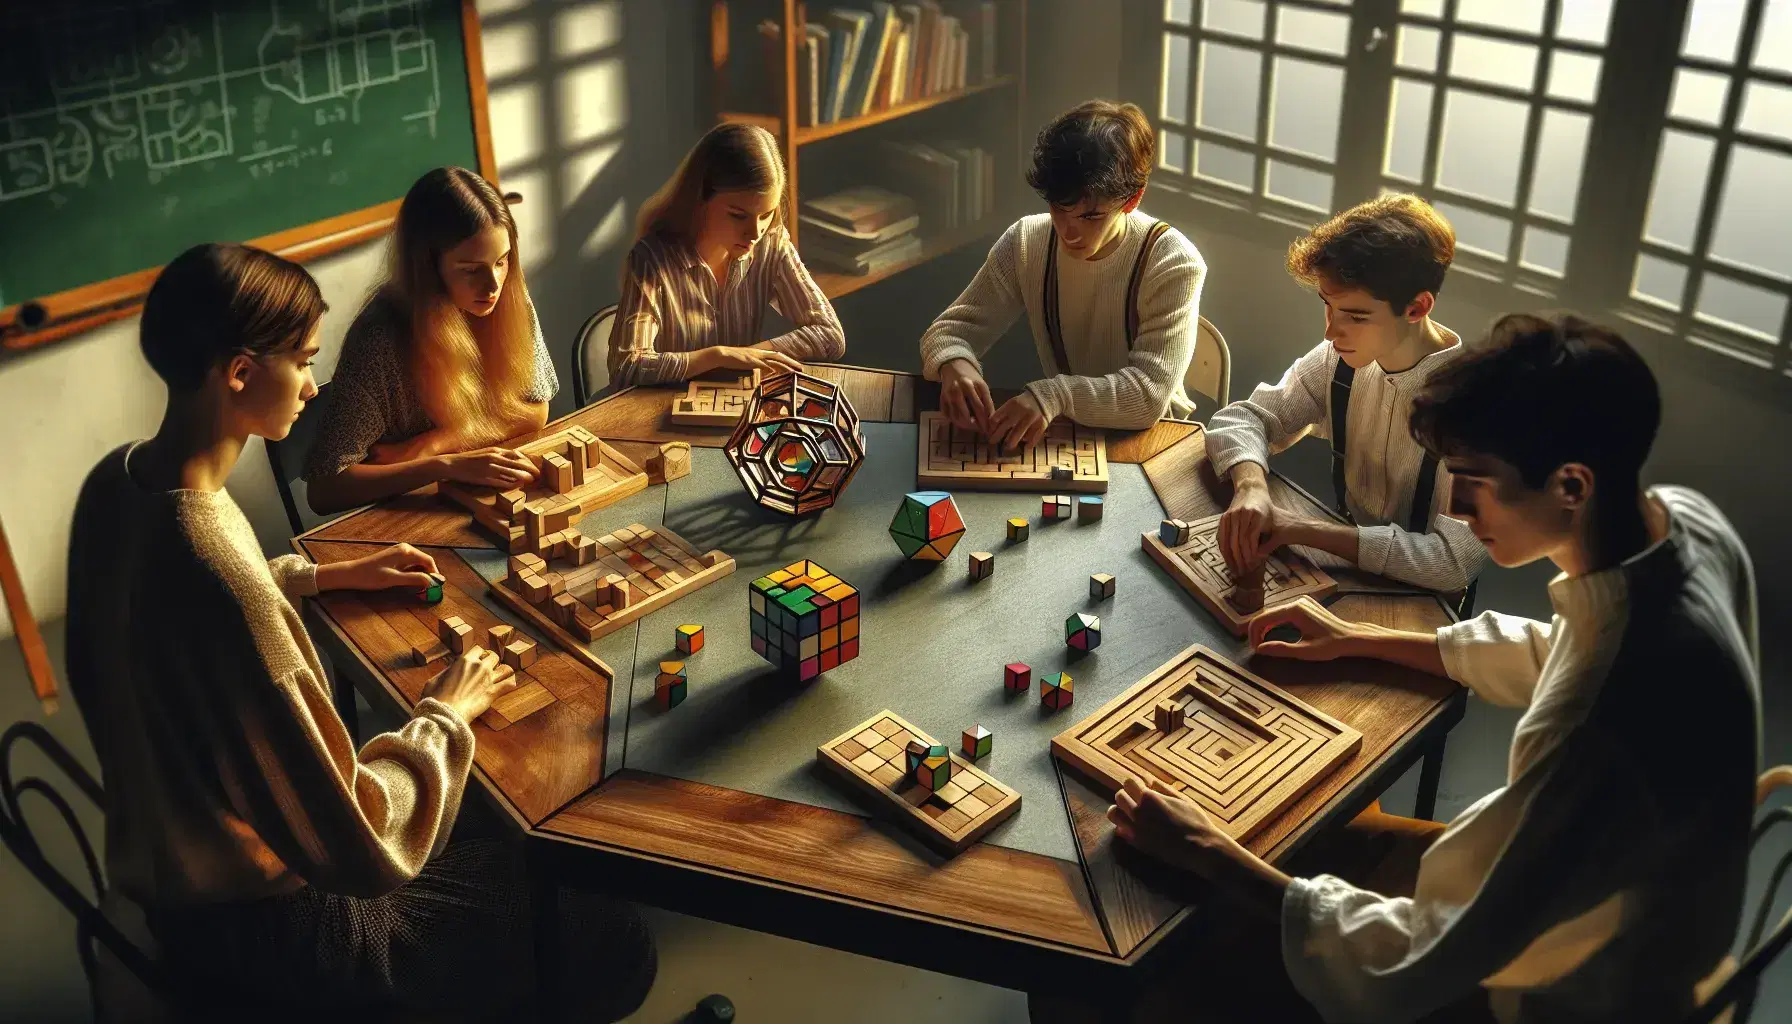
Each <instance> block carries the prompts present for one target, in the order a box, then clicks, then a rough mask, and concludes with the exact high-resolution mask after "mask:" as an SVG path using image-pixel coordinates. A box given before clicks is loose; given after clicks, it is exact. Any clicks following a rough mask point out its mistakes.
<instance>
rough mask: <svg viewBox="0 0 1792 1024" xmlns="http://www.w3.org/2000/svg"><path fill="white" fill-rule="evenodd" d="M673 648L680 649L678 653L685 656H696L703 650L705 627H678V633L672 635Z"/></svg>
mask: <svg viewBox="0 0 1792 1024" xmlns="http://www.w3.org/2000/svg"><path fill="white" fill-rule="evenodd" d="M672 646H674V647H676V648H678V653H680V654H684V655H691V654H696V653H697V652H698V651H701V650H702V649H703V627H702V626H698V625H685V626H680V627H678V630H677V632H675V633H673V634H672Z"/></svg>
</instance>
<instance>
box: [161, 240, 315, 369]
mask: <svg viewBox="0 0 1792 1024" xmlns="http://www.w3.org/2000/svg"><path fill="white" fill-rule="evenodd" d="M328 308H329V306H327V305H326V304H325V303H324V297H323V293H322V292H321V291H320V290H319V289H318V287H317V282H316V281H313V280H312V279H311V275H310V274H308V273H306V272H305V268H304V267H301V266H299V265H298V264H297V263H294V262H292V261H291V260H288V259H283V258H282V257H279V256H276V255H274V254H273V253H271V252H268V251H266V250H264V249H256V248H252V247H250V246H247V245H234V244H228V243H219V242H205V243H201V244H199V245H195V246H193V247H192V248H191V249H188V250H187V251H186V252H183V253H181V254H180V255H179V256H176V257H175V258H174V260H173V262H171V263H169V264H168V265H167V266H166V267H163V268H162V272H161V273H160V274H159V275H157V277H156V283H155V284H154V285H152V286H151V287H150V289H149V297H148V298H147V299H145V300H144V302H143V322H142V325H141V326H140V328H139V340H140V343H141V344H142V346H143V357H144V358H145V359H147V360H149V365H150V367H151V368H152V369H154V370H155V371H156V374H157V375H158V376H160V377H161V378H162V380H163V381H164V382H166V383H167V385H168V387H169V388H170V389H172V390H175V391H192V390H195V389H197V388H198V387H199V386H200V385H201V384H203V383H204V382H205V375H206V374H207V373H209V372H211V369H212V367H214V366H216V365H218V364H219V363H221V362H223V361H225V360H227V359H229V358H230V357H231V356H233V355H237V354H238V353H246V354H249V355H266V354H268V353H270V352H280V351H287V350H290V349H296V348H298V347H299V346H300V345H303V344H304V343H305V339H306V338H308V337H310V336H311V331H312V328H314V327H316V326H317V322H318V321H319V320H320V319H322V318H323V315H324V311H325V310H326V309H328Z"/></svg>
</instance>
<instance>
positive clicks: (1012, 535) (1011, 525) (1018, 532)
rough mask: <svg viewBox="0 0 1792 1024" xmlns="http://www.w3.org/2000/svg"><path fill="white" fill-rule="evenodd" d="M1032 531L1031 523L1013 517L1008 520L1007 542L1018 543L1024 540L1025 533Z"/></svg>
mask: <svg viewBox="0 0 1792 1024" xmlns="http://www.w3.org/2000/svg"><path fill="white" fill-rule="evenodd" d="M1032 532H1033V524H1032V523H1029V522H1027V521H1026V520H1025V519H1019V518H1015V519H1010V520H1008V543H1010V544H1019V543H1020V542H1021V541H1023V540H1026V539H1027V535H1028V534H1030V533H1032Z"/></svg>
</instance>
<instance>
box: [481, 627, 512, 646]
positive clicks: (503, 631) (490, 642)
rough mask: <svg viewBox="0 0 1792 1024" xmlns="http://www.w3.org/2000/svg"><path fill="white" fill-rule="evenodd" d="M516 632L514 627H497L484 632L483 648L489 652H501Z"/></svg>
mask: <svg viewBox="0 0 1792 1024" xmlns="http://www.w3.org/2000/svg"><path fill="white" fill-rule="evenodd" d="M515 632H516V628H515V627H514V626H505V625H497V626H493V627H492V628H490V629H488V630H486V631H485V647H486V649H487V650H491V651H501V650H503V649H504V645H505V644H508V643H509V642H510V640H511V635H512V634H514V633H515Z"/></svg>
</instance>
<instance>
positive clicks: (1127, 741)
mask: <svg viewBox="0 0 1792 1024" xmlns="http://www.w3.org/2000/svg"><path fill="white" fill-rule="evenodd" d="M1362 741H1363V737H1362V735H1361V734H1360V733H1358V732H1357V731H1356V730H1355V729H1352V728H1350V727H1349V726H1347V725H1345V724H1344V723H1342V722H1340V721H1338V720H1337V719H1335V718H1332V717H1331V716H1329V715H1326V714H1324V713H1323V712H1320V711H1318V710H1316V709H1314V708H1312V707H1310V706H1308V705H1306V704H1303V703H1301V702H1300V701H1299V700H1297V699H1295V698H1294V697H1293V696H1291V695H1289V694H1288V693H1285V692H1284V691H1282V690H1281V689H1279V688H1277V687H1276V686H1275V685H1274V684H1272V683H1270V682H1269V681H1268V680H1266V679H1263V678H1261V677H1259V676H1256V675H1252V674H1251V673H1249V672H1247V671H1245V670H1244V669H1242V668H1239V667H1238V666H1237V665H1234V664H1232V663H1231V662H1229V661H1227V660H1226V659H1224V658H1222V657H1220V656H1219V655H1218V654H1216V653H1215V652H1213V651H1211V650H1209V649H1207V648H1206V647H1203V646H1201V645H1200V644H1196V645H1195V646H1193V647H1190V648H1189V649H1188V650H1186V651H1183V652H1182V653H1181V654H1178V655H1177V656H1176V657H1175V658H1173V659H1171V660H1170V662H1169V663H1168V664H1166V665H1164V666H1163V667H1162V668H1160V669H1158V670H1157V671H1155V672H1153V673H1151V675H1149V676H1147V677H1145V678H1144V679H1143V680H1141V681H1139V682H1138V683H1136V684H1134V685H1133V686H1132V687H1131V688H1129V689H1128V690H1127V691H1126V692H1125V693H1122V694H1121V695H1120V696H1118V697H1115V698H1114V699H1113V700H1111V701H1109V702H1108V703H1107V704H1105V705H1103V707H1102V708H1101V710H1100V711H1097V712H1095V714H1093V715H1090V716H1089V717H1088V718H1085V719H1084V720H1083V721H1081V722H1079V723H1077V724H1076V725H1075V726H1073V727H1071V728H1070V729H1068V730H1066V731H1064V732H1062V733H1060V734H1058V735H1057V736H1056V737H1054V738H1053V739H1052V753H1054V754H1056V755H1057V756H1058V757H1059V758H1061V759H1063V760H1064V761H1066V762H1067V763H1069V764H1071V765H1073V766H1075V767H1076V768H1077V769H1079V770H1080V771H1082V772H1084V773H1086V774H1087V775H1089V776H1090V777H1091V778H1092V779H1094V780H1095V781H1097V782H1099V783H1100V784H1101V785H1102V786H1104V787H1105V791H1106V792H1110V793H1111V792H1114V791H1116V790H1118V789H1119V788H1120V787H1121V785H1122V784H1124V783H1125V781H1126V780H1127V779H1129V778H1137V779H1141V780H1149V779H1153V778H1155V779H1159V780H1161V781H1163V782H1165V783H1167V784H1169V785H1170V786H1171V787H1173V788H1175V789H1176V790H1177V791H1178V792H1180V793H1182V794H1183V795H1184V796H1187V797H1188V798H1189V799H1191V800H1193V801H1195V802H1196V803H1197V804H1200V805H1201V809H1202V810H1203V811H1205V812H1207V815H1208V817H1210V818H1212V819H1213V820H1214V823H1215V824H1217V825H1218V826H1219V827H1220V828H1221V829H1223V830H1224V831H1225V832H1226V834H1227V835H1230V836H1231V837H1232V838H1234V839H1236V840H1238V841H1239V842H1241V843H1242V842H1244V841H1246V840H1248V839H1249V838H1250V837H1251V836H1252V835H1254V834H1255V833H1256V832H1257V830H1258V829H1260V828H1262V827H1263V826H1264V825H1265V824H1267V823H1268V822H1269V821H1271V820H1272V819H1274V818H1275V817H1276V816H1277V815H1279V814H1281V813H1282V811H1284V810H1285V809H1287V807H1288V806H1289V805H1290V804H1292V803H1294V801H1296V800H1298V799H1299V798H1300V797H1301V795H1302V794H1304V793H1305V792H1306V791H1307V790H1308V789H1310V788H1312V787H1313V786H1314V784H1316V783H1317V782H1319V780H1320V779H1322V778H1324V777H1325V776H1326V774H1328V773H1329V772H1331V771H1332V770H1333V769H1335V768H1336V767H1337V766H1338V765H1339V764H1341V763H1343V762H1344V761H1345V760H1346V759H1347V758H1349V757H1350V755H1351V754H1353V753H1355V752H1356V749H1357V747H1358V746H1360V745H1361V744H1362Z"/></svg>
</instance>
